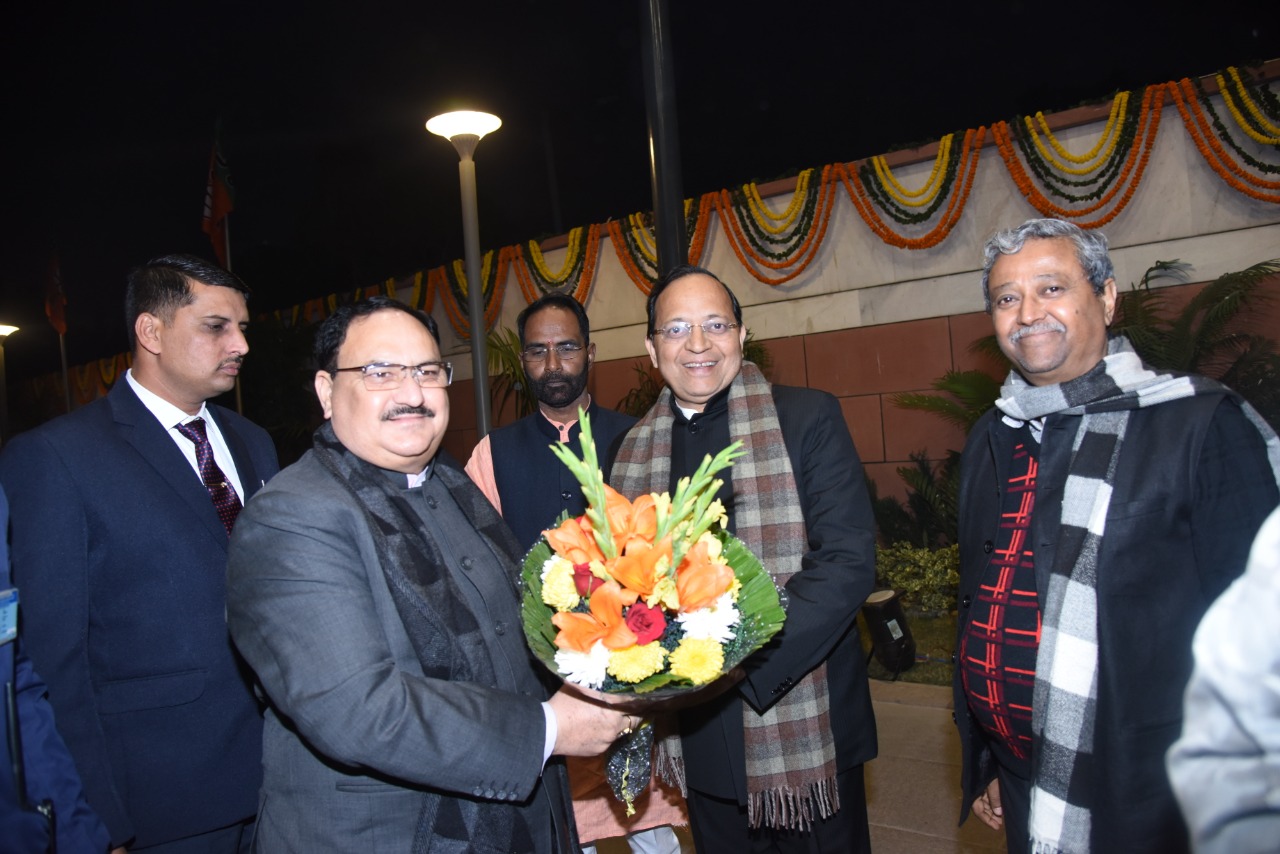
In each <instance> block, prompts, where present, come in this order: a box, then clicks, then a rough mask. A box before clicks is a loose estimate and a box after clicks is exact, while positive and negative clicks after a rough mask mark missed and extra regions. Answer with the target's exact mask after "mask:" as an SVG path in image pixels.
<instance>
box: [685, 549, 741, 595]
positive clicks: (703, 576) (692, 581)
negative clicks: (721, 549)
mask: <svg viewBox="0 0 1280 854" xmlns="http://www.w3.org/2000/svg"><path fill="white" fill-rule="evenodd" d="M732 586H733V570H732V569H730V568H729V567H728V566H725V565H724V564H722V563H716V562H713V561H712V560H711V558H710V556H709V555H708V554H707V545H706V543H704V542H702V541H701V540H699V541H698V542H696V543H694V544H693V548H691V549H689V551H688V552H686V553H685V556H684V560H683V561H681V562H680V568H679V569H678V570H677V571H676V595H677V596H679V597H680V610H681V611H696V610H698V609H699V608H705V607H707V606H708V605H711V604H712V603H714V602H715V601H716V600H717V599H719V598H720V597H721V596H723V595H724V594H725V592H726V591H728V590H729V588H730V587H732Z"/></svg>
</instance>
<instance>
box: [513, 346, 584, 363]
mask: <svg viewBox="0 0 1280 854" xmlns="http://www.w3.org/2000/svg"><path fill="white" fill-rule="evenodd" d="M552 350H555V351H556V355H557V356H559V357H560V361H562V362H572V361H573V360H574V359H576V358H578V357H579V356H581V355H582V345H581V344H578V343H576V342H574V341H562V342H561V343H559V344H555V345H553V346H551V347H548V346H547V345H545V344H530V345H529V346H528V347H525V348H524V349H523V350H521V351H520V358H521V359H524V360H525V361H526V362H545V361H546V360H547V356H548V355H550V354H551V351H552Z"/></svg>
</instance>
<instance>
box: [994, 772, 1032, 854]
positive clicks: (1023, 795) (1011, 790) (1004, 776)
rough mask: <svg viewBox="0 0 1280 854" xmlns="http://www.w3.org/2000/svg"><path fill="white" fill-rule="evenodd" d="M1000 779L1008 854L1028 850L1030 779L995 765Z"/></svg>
mask: <svg viewBox="0 0 1280 854" xmlns="http://www.w3.org/2000/svg"><path fill="white" fill-rule="evenodd" d="M996 775H997V777H998V778H999V780H1000V806H1001V809H1002V810H1003V811H1004V841H1005V845H1006V846H1007V847H1008V849H1009V852H1010V854H1015V852H1016V854H1022V852H1024V851H1028V850H1030V847H1031V835H1030V831H1029V830H1028V827H1027V824H1028V822H1029V821H1030V819H1031V781H1030V780H1024V779H1023V778H1021V777H1019V776H1018V775H1017V774H1014V773H1013V772H1011V771H1006V770H1005V769H1004V768H1002V767H1000V766H999V765H998V764H997V765H996Z"/></svg>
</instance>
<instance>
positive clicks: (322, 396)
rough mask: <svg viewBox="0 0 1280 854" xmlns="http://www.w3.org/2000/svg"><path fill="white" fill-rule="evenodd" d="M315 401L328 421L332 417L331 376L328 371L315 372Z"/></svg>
mask: <svg viewBox="0 0 1280 854" xmlns="http://www.w3.org/2000/svg"><path fill="white" fill-rule="evenodd" d="M316 399H317V400H319V401H320V410H321V411H322V412H323V413H324V419H325V420H326V421H328V420H329V419H330V418H332V417H333V374H331V373H329V372H328V371H316Z"/></svg>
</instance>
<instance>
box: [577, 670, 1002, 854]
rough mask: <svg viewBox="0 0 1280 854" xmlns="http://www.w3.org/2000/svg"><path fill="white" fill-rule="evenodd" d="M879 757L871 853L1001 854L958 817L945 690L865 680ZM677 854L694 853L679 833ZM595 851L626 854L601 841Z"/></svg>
mask: <svg viewBox="0 0 1280 854" xmlns="http://www.w3.org/2000/svg"><path fill="white" fill-rule="evenodd" d="M871 698H872V702H873V703H874V705H875V710H876V726H877V728H878V730H879V734H880V755H879V757H877V758H876V759H875V760H873V761H872V762H870V763H869V764H868V765H867V815H868V818H869V819H870V821H871V848H872V850H873V851H874V852H875V854H986V852H997V851H999V852H1003V851H1004V835H1003V834H1002V833H998V832H996V831H994V830H991V829H990V828H989V827H987V826H986V825H984V824H982V823H981V822H979V821H978V820H977V819H970V820H969V821H966V822H965V823H964V826H963V827H957V826H956V819H957V818H958V817H959V816H960V786H959V780H960V743H959V741H958V739H957V738H956V729H955V724H954V723H952V721H951V689H949V688H940V687H937V686H934V685H914V684H911V683H907V682H881V681H879V680H875V679H873V680H871ZM680 836H681V839H682V840H683V841H684V843H685V845H684V849H683V852H684V854H693V845H692V843H691V842H689V837H688V833H687V830H684V829H681V831H680ZM598 850H599V854H627V852H628V850H629V849H628V848H627V846H626V844H625V843H624V842H623V841H622V840H606V841H604V842H601V843H600V845H599V849H598Z"/></svg>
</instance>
